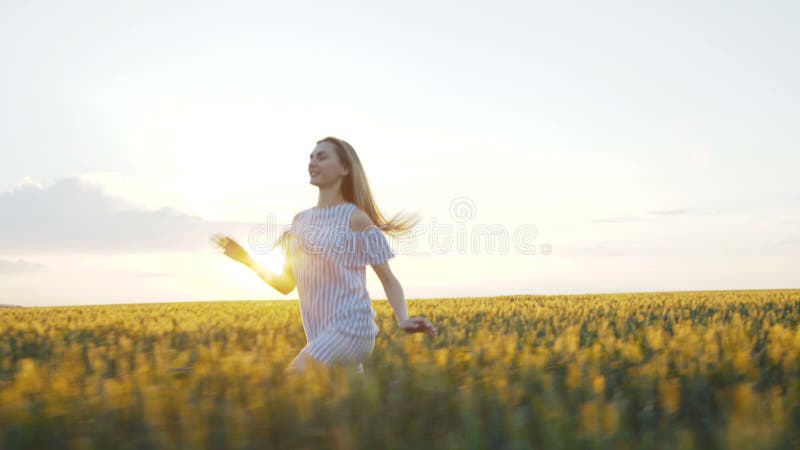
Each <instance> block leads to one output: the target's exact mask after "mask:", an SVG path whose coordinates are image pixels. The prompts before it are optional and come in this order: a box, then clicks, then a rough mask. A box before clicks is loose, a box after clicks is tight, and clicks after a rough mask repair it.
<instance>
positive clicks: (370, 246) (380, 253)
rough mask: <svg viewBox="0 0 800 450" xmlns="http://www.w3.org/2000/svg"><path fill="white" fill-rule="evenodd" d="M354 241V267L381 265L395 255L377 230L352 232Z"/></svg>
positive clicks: (373, 228) (381, 233) (372, 228)
mask: <svg viewBox="0 0 800 450" xmlns="http://www.w3.org/2000/svg"><path fill="white" fill-rule="evenodd" d="M353 237H354V240H355V246H354V250H355V251H354V253H353V255H352V263H353V265H356V266H366V265H370V266H375V265H378V264H383V263H385V262H386V261H388V260H389V259H391V258H394V256H395V254H394V252H393V251H392V248H391V247H390V246H389V241H388V240H387V239H386V236H385V235H384V234H383V232H381V230H380V229H379V228H376V227H370V228H367V229H366V230H364V231H354V232H353Z"/></svg>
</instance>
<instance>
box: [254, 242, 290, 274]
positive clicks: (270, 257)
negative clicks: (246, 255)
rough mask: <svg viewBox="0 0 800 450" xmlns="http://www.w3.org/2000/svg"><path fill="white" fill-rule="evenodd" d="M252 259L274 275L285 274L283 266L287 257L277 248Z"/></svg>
mask: <svg viewBox="0 0 800 450" xmlns="http://www.w3.org/2000/svg"><path fill="white" fill-rule="evenodd" d="M252 258H253V259H255V260H256V262H257V263H258V264H259V265H260V266H261V267H263V268H265V269H267V270H269V271H270V272H273V273H281V272H283V265H284V263H285V261H286V255H284V254H283V252H282V251H281V250H280V248H279V247H276V248H274V249H272V250H271V251H269V253H267V254H264V255H252Z"/></svg>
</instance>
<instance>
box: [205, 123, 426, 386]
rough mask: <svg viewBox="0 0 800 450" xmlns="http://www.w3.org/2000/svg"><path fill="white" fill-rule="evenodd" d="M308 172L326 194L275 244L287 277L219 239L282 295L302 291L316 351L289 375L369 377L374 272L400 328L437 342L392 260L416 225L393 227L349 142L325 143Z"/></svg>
mask: <svg viewBox="0 0 800 450" xmlns="http://www.w3.org/2000/svg"><path fill="white" fill-rule="evenodd" d="M308 172H309V175H310V183H311V184H313V185H314V186H317V187H318V188H319V196H318V200H317V206H315V207H313V208H310V209H307V210H304V211H301V212H300V213H298V214H297V215H296V216H295V217H294V219H293V220H292V226H291V227H290V228H289V230H287V231H286V232H284V233H283V234H282V235H281V237H280V238H279V240H278V242H276V243H275V245H278V244H279V243H280V244H281V245H282V246H283V248H284V250H285V253H286V262H285V264H284V267H283V272H282V273H271V272H269V271H267V270H265V269H264V268H263V267H260V266H259V265H258V264H257V263H256V262H255V261H254V260H253V259H252V258H251V257H250V255H249V254H248V253H247V252H246V251H245V250H244V249H243V248H242V247H241V246H240V245H239V244H237V243H236V242H235V241H234V240H233V239H231V238H228V237H225V236H219V235H217V236H215V237H214V240H215V242H216V243H217V244H218V245H219V246H220V247H221V248H223V249H224V253H225V255H227V256H229V257H230V258H232V259H234V260H236V261H238V262H240V263H243V264H245V265H246V266H248V267H250V268H251V269H253V270H254V271H255V272H256V273H257V274H258V275H259V276H260V277H261V278H262V279H263V280H264V281H265V282H266V283H267V284H269V285H270V286H272V287H274V288H275V289H277V290H278V291H280V292H281V293H283V294H288V293H289V292H291V291H292V289H294V288H295V286H297V293H298V296H299V298H300V313H301V316H302V320H303V328H304V330H305V333H306V339H307V341H308V344H307V345H306V346H305V348H303V350H302V351H301V352H300V354H299V355H297V357H296V358H295V359H294V361H292V363H291V364H290V365H289V367H288V369H287V370H289V371H293V372H299V371H302V370H303V369H304V368H306V367H308V366H309V365H311V364H315V365H316V364H321V365H331V364H334V363H341V364H346V365H353V366H356V369H357V370H358V371H359V372H362V371H363V366H362V364H361V363H362V361H363V360H364V359H365V358H366V357H367V356H368V355H369V354H370V353H371V352H372V350H373V348H374V347H375V336H376V335H377V333H378V326H377V325H376V323H375V310H374V309H373V308H372V303H371V300H370V298H369V295H368V293H367V289H366V274H365V266H366V265H371V266H372V268H373V270H374V271H375V273H376V274H377V276H378V278H379V279H380V281H381V283H382V284H383V289H384V291H385V292H386V297H387V299H388V300H389V303H390V304H391V306H392V308H393V309H394V314H395V317H396V319H397V323H398V325H399V326H400V328H401V329H402V330H403V331H405V332H408V333H420V332H424V333H427V334H428V335H429V336H431V337H434V336H436V328H435V327H434V326H433V324H431V323H430V322H429V321H428V320H426V319H425V318H422V317H412V318H409V317H408V312H407V309H406V301H405V297H404V294H403V288H402V287H401V286H400V282H399V281H398V280H397V278H396V277H395V276H394V274H393V273H392V271H391V269H390V268H389V263H388V260H389V259H390V258H392V257H394V256H395V255H394V253H393V252H392V250H391V249H390V248H389V244H388V242H387V240H386V237H385V236H384V235H383V234H382V231H385V232H387V233H390V234H392V235H400V234H402V233H405V232H408V231H409V230H410V229H411V228H412V227H413V226H414V224H415V221H414V220H413V219H412V218H409V217H402V216H400V215H399V214H398V215H395V216H394V217H393V218H392V219H390V220H386V219H385V218H384V217H383V215H381V213H380V211H379V210H378V208H377V206H376V205H375V201H374V200H373V198H372V193H371V191H370V188H369V184H368V183H367V177H366V174H365V173H364V169H363V167H362V166H361V162H360V161H359V159H358V156H357V155H356V152H355V150H354V149H353V147H352V146H351V145H350V144H348V143H347V142H345V141H343V140H341V139H337V138H334V137H326V138H325V139H322V140H321V141H318V142H317V145H316V147H314V150H313V151H312V152H311V155H310V161H309V163H308ZM275 245H274V246H273V248H274V247H275Z"/></svg>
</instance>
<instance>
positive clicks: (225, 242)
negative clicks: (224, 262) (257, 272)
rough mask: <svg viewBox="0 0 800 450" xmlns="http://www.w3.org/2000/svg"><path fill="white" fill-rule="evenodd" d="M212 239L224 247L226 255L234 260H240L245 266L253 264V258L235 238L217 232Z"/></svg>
mask: <svg viewBox="0 0 800 450" xmlns="http://www.w3.org/2000/svg"><path fill="white" fill-rule="evenodd" d="M211 241H212V242H214V243H215V244H217V245H218V246H219V247H220V248H221V249H223V250H224V251H225V252H224V254H225V256H227V257H229V258H231V259H232V260H234V261H237V262H240V263H242V264H244V265H245V266H250V265H251V264H252V262H253V260H252V259H251V258H250V255H249V254H248V253H247V251H246V250H245V249H244V248H242V246H241V245H239V244H238V243H237V242H236V241H234V240H233V239H231V238H229V237H227V236H223V235H221V234H215V235H213V236H211Z"/></svg>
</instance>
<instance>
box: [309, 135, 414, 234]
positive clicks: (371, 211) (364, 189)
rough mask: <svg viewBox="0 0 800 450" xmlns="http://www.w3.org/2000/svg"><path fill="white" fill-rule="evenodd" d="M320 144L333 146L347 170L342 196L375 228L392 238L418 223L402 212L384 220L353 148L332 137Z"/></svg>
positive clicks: (412, 217)
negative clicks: (356, 207) (365, 214)
mask: <svg viewBox="0 0 800 450" xmlns="http://www.w3.org/2000/svg"><path fill="white" fill-rule="evenodd" d="M321 142H330V143H332V144H334V147H335V148H336V154H337V155H338V156H339V161H341V163H342V165H344V166H345V167H347V168H348V169H349V170H348V174H347V176H345V178H344V180H343V181H342V196H343V197H344V199H345V200H347V201H348V202H351V203H355V204H356V205H357V206H358V207H359V208H361V209H362V210H364V212H366V213H367V215H368V216H369V218H370V219H372V223H374V224H375V226H376V227H378V228H379V229H380V230H381V231H383V232H385V233H388V234H390V235H392V236H399V235H402V234H405V233H408V232H409V231H410V230H411V229H412V228H414V226H415V225H416V224H417V223H419V220H420V217H419V216H418V215H417V214H407V213H403V212H399V213H397V214H395V215H394V216H392V218H391V219H386V217H385V216H384V215H383V214H382V213H381V211H380V209H378V205H377V204H375V199H374V198H373V197H372V190H371V189H370V188H369V182H368V181H367V174H366V173H365V172H364V167H363V166H362V165H361V160H359V159H358V155H357V154H356V151H355V150H354V149H353V146H352V145H350V144H348V143H347V142H346V141H343V140H341V139H339V138H335V137H332V136H328V137H326V138H324V139H320V140H319V141H317V144H319V143H321Z"/></svg>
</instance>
